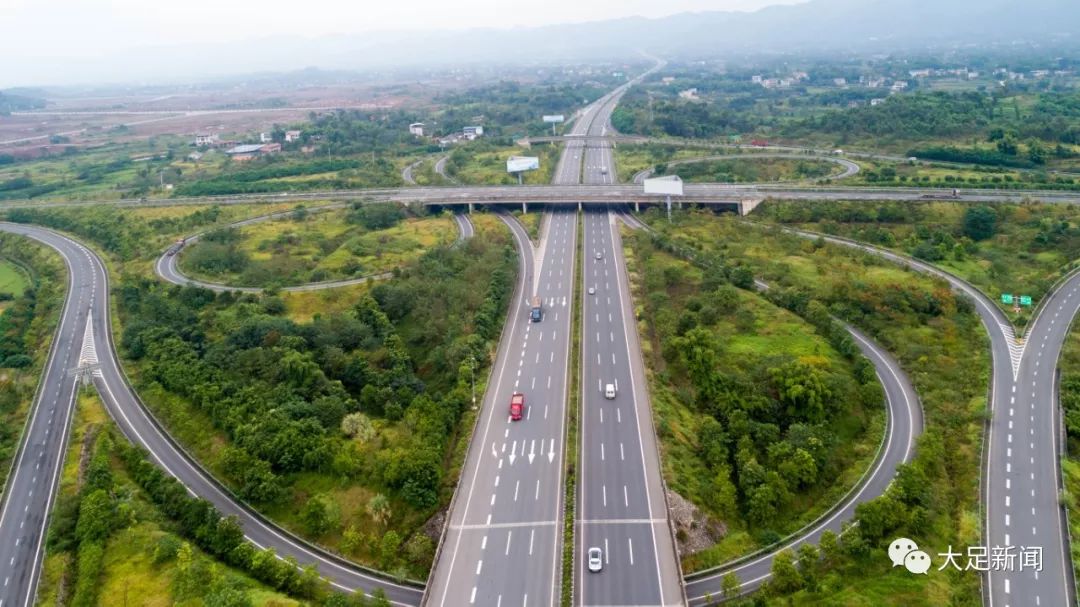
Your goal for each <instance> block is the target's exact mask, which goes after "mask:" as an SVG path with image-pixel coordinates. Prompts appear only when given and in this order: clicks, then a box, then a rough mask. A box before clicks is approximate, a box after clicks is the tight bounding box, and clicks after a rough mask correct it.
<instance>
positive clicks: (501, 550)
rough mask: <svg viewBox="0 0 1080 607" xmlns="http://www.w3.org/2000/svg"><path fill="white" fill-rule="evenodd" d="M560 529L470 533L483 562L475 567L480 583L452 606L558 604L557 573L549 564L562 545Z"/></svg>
mask: <svg viewBox="0 0 1080 607" xmlns="http://www.w3.org/2000/svg"><path fill="white" fill-rule="evenodd" d="M557 529H558V527H557V526H556V525H554V524H548V525H522V526H518V527H501V528H495V529H489V530H483V531H481V530H476V531H469V532H468V533H470V534H471V535H473V536H475V539H474V541H476V542H479V547H480V548H481V550H480V553H481V554H482V555H483V558H482V560H481V561H478V562H477V564H476V567H477V570H478V573H479V574H478V576H477V583H476V584H475V585H474V586H473V587H472V588H470V587H468V586H466V587H463V588H461V589H460V591H459V592H458V593H457V594H458V596H459V597H460V599H461V600H459V601H458V602H456V603H452V604H454V605H468V604H476V605H492V606H497V605H553V604H556V603H557V600H556V597H557V592H555V570H553V569H551V567H550V564H551V563H552V562H554V560H555V558H556V554H555V546H556V545H559V542H558V540H559V538H558V537H557V536H558V533H559V532H558V531H557ZM473 588H475V589H476V593H475V595H474V594H473Z"/></svg>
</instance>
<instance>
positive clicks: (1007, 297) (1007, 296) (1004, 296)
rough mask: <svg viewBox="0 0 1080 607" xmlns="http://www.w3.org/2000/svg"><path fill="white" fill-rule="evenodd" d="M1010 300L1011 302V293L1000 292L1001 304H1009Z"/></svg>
mask: <svg viewBox="0 0 1080 607" xmlns="http://www.w3.org/2000/svg"><path fill="white" fill-rule="evenodd" d="M1012 302H1013V296H1012V293H1002V294H1001V303H1003V304H1011V303H1012Z"/></svg>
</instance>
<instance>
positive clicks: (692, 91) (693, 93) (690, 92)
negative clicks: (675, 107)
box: [679, 88, 698, 100]
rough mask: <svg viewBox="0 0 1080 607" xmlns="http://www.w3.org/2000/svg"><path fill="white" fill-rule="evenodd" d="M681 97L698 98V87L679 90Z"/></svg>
mask: <svg viewBox="0 0 1080 607" xmlns="http://www.w3.org/2000/svg"><path fill="white" fill-rule="evenodd" d="M679 98H680V99H689V100H694V99H697V98H698V96H697V89H696V88H692V89H686V90H685V91H679Z"/></svg>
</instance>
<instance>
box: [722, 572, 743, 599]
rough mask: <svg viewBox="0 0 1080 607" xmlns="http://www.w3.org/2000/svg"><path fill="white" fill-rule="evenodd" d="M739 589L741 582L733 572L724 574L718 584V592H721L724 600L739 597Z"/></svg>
mask: <svg viewBox="0 0 1080 607" xmlns="http://www.w3.org/2000/svg"><path fill="white" fill-rule="evenodd" d="M741 589H742V582H740V581H739V576H738V575H737V574H736V573H735V572H734V571H731V572H728V573H727V574H725V575H724V577H723V579H722V580H721V582H720V590H721V592H723V594H724V598H725V599H733V598H735V597H737V596H739V591H740V590H741Z"/></svg>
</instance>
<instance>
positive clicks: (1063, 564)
mask: <svg viewBox="0 0 1080 607" xmlns="http://www.w3.org/2000/svg"><path fill="white" fill-rule="evenodd" d="M1078 284H1080V277H1076V276H1074V277H1073V278H1071V279H1069V280H1067V281H1066V282H1065V283H1064V284H1063V285H1062V287H1061V288H1060V289H1058V290H1057V291H1055V292H1054V293H1052V294H1051V295H1050V297H1049V299H1048V300H1047V301H1046V302H1045V304H1044V306H1045V307H1044V308H1042V309H1041V310H1040V312H1039V314H1038V316H1037V317H1036V318H1035V319H1034V321H1033V323H1032V325H1031V330H1030V333H1029V335H1028V339H1027V345H1026V346H1025V349H1024V358H1023V361H1022V363H1021V366H1020V372H1019V374H1018V377H1017V381H1016V386H1017V389H1018V398H1017V402H1016V405H1017V406H1016V408H1015V410H1014V408H1013V406H1012V405H1013V403H1012V402H1011V399H1012V398H1013V397H1012V396H1010V406H1009V410H1008V428H1007V429H1006V431H1012V430H1015V434H1016V443H1017V445H1015V447H1016V448H1014V450H1013V452H1012V453H1011V454H1007V455H1011V456H1012V457H1011V458H1009V459H1008V461H1007V462H1006V465H1007V468H1006V474H1009V473H1010V472H1013V470H1016V471H1017V472H1018V473H1017V474H1015V475H1013V476H1012V478H1011V479H1010V480H1011V481H1012V486H1011V487H1002V485H1001V484H999V485H998V488H999V490H1001V489H1004V505H1003V508H1004V515H1005V516H1008V517H1009V519H1010V520H1009V523H1010V524H1009V525H1004V521H1002V520H1000V519H998V520H996V521H995V523H996V525H997V526H998V528H999V531H1003V532H1005V533H1008V534H1009V538H1008V539H1009V541H1006V542H1005V543H1004V544H1003V545H1005V546H1008V545H1012V546H1038V547H1042V549H1043V571H1042V572H1041V573H1039V577H1036V576H1035V573H1034V572H1032V571H1027V572H1023V573H1011V574H1010V573H1004V574H997V575H995V576H994V577H997V578H999V579H998V580H996V581H997V583H998V584H1000V585H1001V586H1002V591H1003V590H1004V588H1003V587H1004V581H1005V580H1008V581H1009V582H1010V583H1009V585H1010V587H1011V588H1010V590H1011V592H1012V593H1015V594H1017V595H1018V596H1027V597H1031V596H1034V597H1036V599H1037V600H1039V601H1040V602H1045V603H1049V604H1065V603H1067V602H1068V601H1069V600H1070V599H1069V595H1070V594H1071V585H1070V583H1069V577H1068V572H1067V567H1068V564H1067V563H1068V562H1069V561H1070V559H1069V556H1068V553H1067V548H1066V545H1067V542H1066V540H1065V538H1064V533H1065V532H1066V526H1065V524H1064V522H1063V520H1062V519H1063V517H1064V513H1063V512H1062V507H1061V505H1060V504H1059V502H1058V499H1057V496H1058V495H1059V493H1060V490H1061V484H1060V483H1061V481H1060V476H1059V474H1060V471H1059V468H1058V457H1059V451H1058V433H1057V429H1058V427H1059V423H1058V421H1057V416H1058V414H1059V412H1060V411H1059V409H1058V405H1057V394H1056V385H1055V375H1056V365H1057V360H1058V357H1059V356H1060V352H1061V348H1062V346H1063V344H1064V340H1065V339H1066V337H1067V335H1068V332H1069V328H1070V324H1071V321H1072V319H1073V318H1074V317H1075V315H1076V313H1077V307H1078V305H1080V301H1078V299H1077V296H1076V289H1077V285H1078ZM1014 421H1015V424H1016V425H1015V428H1014V427H1013V424H1014ZM1025 426H1027V427H1028V431H1027V432H1026V433H1025V432H1024V427H1025ZM1046 436H1049V437H1050V438H1051V440H1049V441H1047V440H1045V439H1044V437H1046ZM1010 464H1012V465H1013V466H1014V468H1013V470H1009V469H1008V466H1009V465H1010ZM1024 464H1026V466H1025V465H1024ZM1025 472H1026V473H1025Z"/></svg>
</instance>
